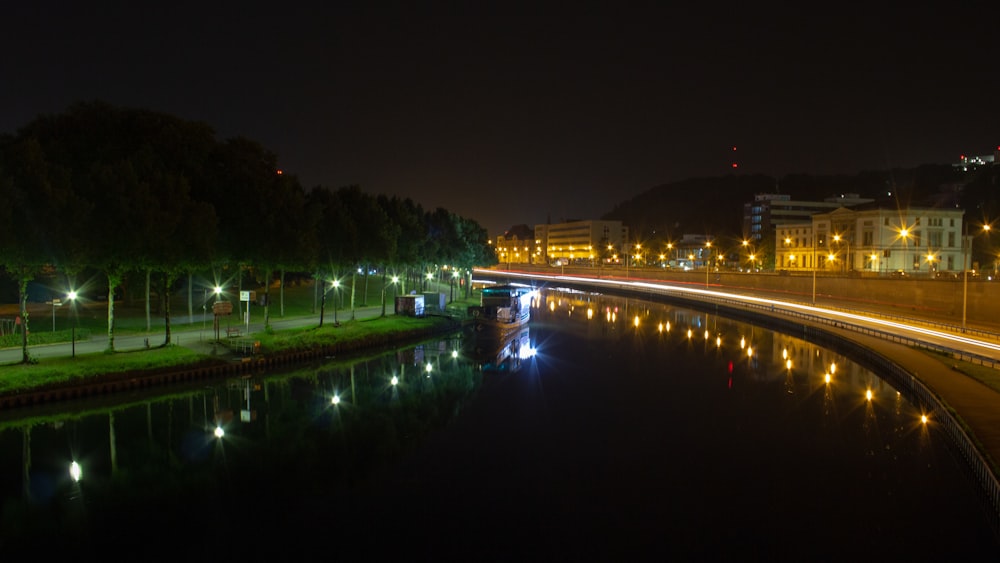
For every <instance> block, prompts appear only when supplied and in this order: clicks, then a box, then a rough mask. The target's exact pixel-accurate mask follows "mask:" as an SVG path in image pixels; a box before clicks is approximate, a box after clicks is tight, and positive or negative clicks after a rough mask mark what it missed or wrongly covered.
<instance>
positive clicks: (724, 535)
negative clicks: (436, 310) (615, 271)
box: [0, 291, 996, 560]
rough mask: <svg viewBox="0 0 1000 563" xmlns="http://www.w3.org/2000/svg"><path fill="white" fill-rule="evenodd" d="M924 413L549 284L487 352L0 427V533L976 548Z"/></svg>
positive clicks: (793, 341) (498, 545)
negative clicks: (525, 318)
mask: <svg viewBox="0 0 1000 563" xmlns="http://www.w3.org/2000/svg"><path fill="white" fill-rule="evenodd" d="M67 408H68V407H67ZM925 414H928V413H927V412H926V409H925V408H923V407H920V406H916V405H913V404H912V403H910V402H909V401H908V400H907V398H906V397H903V396H902V395H900V394H899V393H898V392H896V390H895V389H893V388H892V386H891V385H889V384H887V383H886V382H884V381H883V380H881V379H879V378H878V377H876V376H875V375H874V374H873V373H871V372H870V371H868V370H866V369H864V368H862V367H861V366H859V365H857V364H854V363H853V362H851V361H850V360H849V359H848V358H845V357H843V356H841V355H839V354H836V353H834V352H831V351H829V350H825V349H822V348H818V347H816V346H813V345H812V344H810V343H808V342H805V341H803V340H799V339H797V338H794V337H790V336H787V335H781V334H775V333H772V332H771V331H769V330H765V329H762V328H760V327H755V326H753V325H750V324H746V323H740V322H734V321H729V320H727V319H724V318H720V317H718V316H715V315H709V314H705V313H701V312H697V311H693V310H688V309H680V308H676V307H670V306H667V305H662V304H657V303H649V302H643V301H637V300H627V299H620V298H609V297H602V296H596V295H588V294H566V293H560V292H556V291H547V292H545V293H543V297H542V301H541V302H540V303H536V304H535V306H534V310H533V320H532V321H531V324H530V326H529V328H528V329H525V330H523V331H518V332H516V333H515V334H513V335H511V337H510V338H509V339H508V340H505V341H500V342H492V341H483V340H476V339H474V338H472V336H471V335H461V334H459V335H453V336H452V337H449V338H444V339H436V340H433V341H430V342H426V343H423V344H421V345H419V346H416V347H413V346H410V347H405V348H402V349H400V350H397V351H394V352H392V353H389V354H385V355H380V356H376V357H372V358H367V359H364V360H358V361H351V362H348V361H334V362H327V363H324V364H319V365H311V366H308V367H302V368H299V369H296V370H293V371H290V372H287V373H280V374H278V373H275V374H261V375H259V376H255V377H247V378H234V379H231V380H227V381H225V382H221V383H219V384H212V385H201V386H199V388H198V389H193V390H187V391H181V390H178V391H176V392H175V393H174V394H173V395H172V396H169V397H157V398H148V399H146V400H143V401H135V402H132V403H128V404H123V405H120V406H118V407H115V408H114V409H112V410H108V409H104V410H100V409H98V410H95V411H93V412H88V413H85V414H79V415H76V414H66V415H55V416H52V417H49V418H42V417H40V416H38V417H35V416H34V415H33V413H32V412H30V411H29V412H25V413H24V417H23V419H22V420H18V421H10V422H7V423H5V424H4V426H3V427H2V428H0V486H2V488H0V494H2V498H3V501H4V506H3V508H4V511H3V529H4V535H5V536H10V537H18V536H20V537H24V535H21V534H19V533H18V532H17V530H18V529H19V527H21V526H22V525H23V524H24V523H26V522H27V523H31V524H33V525H35V526H37V527H38V528H39V530H38V531H37V534H38V535H37V536H30V535H28V536H29V537H30V539H33V540H38V539H39V538H48V539H51V538H52V537H58V536H66V537H71V538H77V539H81V540H82V538H87V539H88V542H89V545H91V546H92V547H97V546H100V547H107V546H109V544H110V545H114V546H117V547H119V548H120V547H121V545H122V542H128V541H134V542H136V543H142V542H144V541H154V539H155V540H157V541H161V542H162V540H163V535H164V534H166V535H167V537H175V538H176V537H177V536H179V535H181V534H182V533H183V534H184V537H187V534H188V532H187V531H184V530H187V529H189V528H190V527H194V528H213V529H218V530H220V531H221V532H220V534H218V535H215V536H212V537H213V538H215V539H213V540H211V541H209V540H207V539H206V538H205V537H201V538H200V539H199V541H200V542H201V544H200V545H206V542H208V544H212V542H215V543H214V545H216V546H218V547H222V546H224V547H225V548H226V549H227V553H230V554H232V553H235V552H236V550H237V549H238V548H239V546H240V545H243V546H244V547H246V545H249V544H245V543H243V544H241V543H240V542H232V541H229V534H232V533H235V532H238V531H245V530H246V529H248V528H251V527H252V529H254V530H257V529H260V530H268V532H267V534H268V536H269V537H268V539H267V541H266V542H265V544H266V545H268V546H271V547H272V548H274V549H278V547H281V548H283V549H295V546H299V547H301V548H302V549H303V550H306V547H309V548H311V547H312V543H311V542H308V541H307V542H305V543H303V540H302V535H303V534H304V535H305V536H306V537H307V538H311V537H314V536H316V537H319V536H323V535H324V534H326V533H327V532H329V531H330V530H336V531H337V534H338V535H343V536H345V537H350V538H352V540H351V542H350V544H351V545H352V546H353V547H354V548H358V546H359V545H360V546H364V549H366V550H367V549H375V550H376V551H375V552H371V553H369V555H371V556H374V554H375V553H379V554H385V555H388V554H389V553H395V554H396V555H408V556H409V557H407V558H408V559H424V558H428V559H438V560H440V559H442V558H445V559H447V558H456V559H458V558H464V557H466V556H468V557H471V558H472V559H483V558H489V559H493V558H500V559H509V558H511V557H513V558H517V559H521V560H523V559H551V558H557V559H567V558H568V559H590V558H592V557H593V556H595V555H601V554H604V555H609V556H610V555H611V554H614V555H616V556H624V557H626V558H628V556H629V554H631V555H632V556H633V557H632V558H633V559H634V558H636V556H640V558H646V556H654V555H657V556H684V557H690V556H692V554H696V555H697V556H699V558H703V557H702V556H709V555H728V556H744V555H748V553H749V554H750V558H761V557H767V558H774V557H775V556H777V558H778V559H789V558H792V557H789V556H788V553H789V552H791V553H792V554H794V555H796V556H797V557H795V558H805V559H810V558H811V557H809V556H808V555H807V553H812V551H806V550H819V551H820V554H819V555H817V558H832V557H834V556H835V555H837V554H845V555H846V554H852V555H853V556H858V550H863V553H865V554H868V555H872V557H867V556H865V555H862V556H860V557H861V558H874V556H875V555H876V554H879V553H881V554H883V555H885V556H893V557H900V556H905V557H909V558H916V559H918V560H920V559H928V558H932V556H935V555H943V554H945V552H947V554H948V556H949V558H955V557H960V556H961V554H962V553H978V552H977V551H976V550H982V549H994V550H995V549H996V544H995V540H994V538H993V536H992V535H991V532H989V530H988V528H987V526H986V523H985V519H984V518H983V517H982V514H981V511H980V509H979V505H978V504H977V502H976V501H975V497H974V495H975V493H974V491H973V490H972V488H971V485H970V484H969V483H968V482H967V481H966V480H965V479H964V476H963V474H962V472H961V471H960V470H959V469H958V465H957V464H956V462H955V461H954V460H953V459H952V457H951V454H950V453H949V452H948V450H947V449H946V448H945V437H944V436H942V435H939V434H938V433H937V432H936V431H935V429H934V421H933V413H930V414H931V418H930V419H929V421H928V422H926V423H925V422H923V421H922V420H921V416H922V415H925ZM218 429H221V430H222V431H223V432H224V433H223V434H222V435H221V437H220V436H218V435H217V434H216V431H217V430H218ZM74 460H75V461H76V462H78V463H79V467H80V471H81V472H82V473H81V477H80V479H79V481H74V480H73V479H71V477H70V472H69V468H70V463H71V462H72V461H74ZM942 513H946V514H948V515H949V517H948V518H947V519H946V520H942V519H941V517H940V514H942ZM139 522H141V526H139V527H138V528H137V527H136V526H135V524H137V523H139ZM182 523H183V525H182ZM109 529H110V530H116V531H117V532H118V533H116V534H114V535H108V534H107V533H106V532H107V530H109ZM389 529H391V530H392V533H391V537H392V538H393V540H392V541H391V542H388V543H386V540H385V534H386V530H389ZM123 530H128V533H127V534H122V533H121V532H122V531H123ZM324 537H325V536H324ZM123 538H129V539H123ZM151 538H152V539H151ZM498 538H502V540H499V539H498ZM257 539H258V540H260V539H261V538H259V537H258V538H257ZM106 542H107V543H106ZM169 543H170V542H168V544H169ZM260 544H261V542H260V541H256V542H254V544H253V545H254V546H255V547H254V550H251V551H248V553H254V554H258V555H259V554H260V552H259V551H256V550H259V549H263V548H262V547H261V545H260ZM171 545H172V544H171ZM529 545H535V546H539V547H536V548H531V549H529V548H528V547H527V546H529ZM6 547H8V548H10V547H11V546H10V545H9V544H8V545H7V546H6ZM341 548H342V549H344V548H346V547H345V546H341ZM246 549H248V550H249V549H250V548H249V547H246ZM408 549H415V550H416V551H407V550H408ZM748 549H749V552H748V551H747V550H748ZM178 550H181V551H183V549H182V548H181V547H180V546H178ZM306 551H308V550H306ZM804 553H806V554H805V555H804ZM781 554H785V555H784V556H782V555H781Z"/></svg>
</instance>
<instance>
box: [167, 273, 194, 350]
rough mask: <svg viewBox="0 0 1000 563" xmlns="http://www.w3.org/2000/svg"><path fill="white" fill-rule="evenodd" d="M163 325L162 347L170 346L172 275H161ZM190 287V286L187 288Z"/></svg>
mask: <svg viewBox="0 0 1000 563" xmlns="http://www.w3.org/2000/svg"><path fill="white" fill-rule="evenodd" d="M163 277H164V280H163V324H164V325H165V326H166V332H165V334H164V337H163V345H164V346H169V345H170V286H172V285H173V284H174V276H173V274H163ZM189 287H190V286H189Z"/></svg>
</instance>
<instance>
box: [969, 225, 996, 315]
mask: <svg viewBox="0 0 1000 563" xmlns="http://www.w3.org/2000/svg"><path fill="white" fill-rule="evenodd" d="M962 230H963V232H964V234H963V235H962V249H963V250H964V251H965V252H964V256H963V257H962V332H965V320H966V311H967V308H968V304H969V253H970V252H971V251H972V238H971V237H970V236H969V225H968V223H966V222H965V218H964V217H963V219H962ZM983 232H984V233H989V232H990V226H989V224H985V225H983Z"/></svg>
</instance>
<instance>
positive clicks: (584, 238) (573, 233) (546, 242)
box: [533, 220, 628, 264]
mask: <svg viewBox="0 0 1000 563" xmlns="http://www.w3.org/2000/svg"><path fill="white" fill-rule="evenodd" d="M627 241H628V227H626V226H624V225H622V222H621V221H597V220H588V221H566V222H563V223H549V224H544V225H535V245H536V246H535V253H534V254H533V260H534V262H535V263H536V264H551V263H553V262H557V261H558V262H559V263H563V262H564V261H565V263H566V264H593V263H594V262H595V261H600V260H601V259H603V258H605V257H606V255H607V254H608V253H609V252H618V251H619V250H620V249H621V248H624V246H623V245H624V244H625V243H626V242H627ZM608 246H611V247H612V249H613V250H611V251H608V250H607V248H608Z"/></svg>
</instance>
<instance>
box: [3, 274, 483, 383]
mask: <svg viewBox="0 0 1000 563" xmlns="http://www.w3.org/2000/svg"><path fill="white" fill-rule="evenodd" d="M380 281H381V280H380V278H372V279H371V282H373V283H371V284H370V287H369V291H368V299H367V305H368V306H377V305H380V304H381V297H382V295H381V285H375V284H377V283H379V282H380ZM360 289H361V286H360V284H359V290H360ZM392 289H393V288H392V287H388V288H387V296H386V301H387V304H386V311H387V312H388V313H389V315H388V316H386V317H376V318H368V319H358V320H354V321H351V320H348V319H349V317H350V313H349V308H347V307H349V305H348V306H347V307H342V308H341V309H340V310H339V313H338V315H339V319H338V320H339V321H340V326H334V324H333V304H334V299H335V296H333V295H332V293H331V294H328V295H327V301H326V312H325V322H324V326H323V327H318V326H312V327H304V328H295V329H288V330H270V331H265V332H262V333H259V334H255V335H254V340H256V341H259V342H260V344H261V351H262V352H263V353H264V354H268V353H280V352H282V351H285V350H290V349H313V348H317V347H331V346H335V347H341V348H343V349H350V348H352V347H353V346H356V345H359V344H360V345H365V344H366V343H371V342H377V343H386V344H388V343H391V342H392V341H393V340H396V339H400V338H411V337H413V336H415V335H417V334H422V333H430V332H435V331H439V330H444V329H445V328H446V327H448V326H454V318H457V319H461V318H464V316H465V310H466V307H467V306H468V305H472V304H478V302H479V293H478V291H476V292H473V293H472V294H471V295H470V297H469V298H467V299H463V298H462V294H461V293H460V292H459V291H458V289H457V288H456V291H455V301H454V302H451V303H448V305H447V308H446V311H445V312H446V314H447V315H451V316H452V317H454V318H452V319H450V318H448V317H445V316H431V315H429V316H426V317H423V318H413V317H405V316H397V315H393V314H392V310H393V303H392V298H393V295H392V293H391V290H392ZM347 291H348V292H349V291H350V288H348V289H347ZM429 291H439V292H443V293H445V296H446V300H447V299H448V298H450V292H449V291H450V290H449V288H448V287H447V286H442V287H441V288H440V289H439V288H437V287H432V288H430V290H429ZM259 295H260V294H259V293H258V296H259ZM348 295H349V294H348ZM284 297H285V299H284V317H282V316H280V311H281V305H280V302H279V298H278V290H277V289H272V306H271V313H270V315H271V318H272V319H279V318H290V317H300V316H308V315H318V314H319V310H318V308H315V309H314V304H315V305H316V307H318V301H315V292H314V289H313V286H312V284H311V283H307V284H302V285H297V286H290V287H288V288H286V290H285V296H284ZM186 299H187V295H186V293H185V294H183V295H179V296H175V297H174V299H172V301H171V310H172V315H173V319H172V321H171V326H172V327H173V328H175V329H178V330H179V329H183V328H197V327H199V326H201V324H202V322H203V320H202V317H201V315H199V314H196V315H194V319H193V321H194V322H186V321H188V318H187V301H186ZM348 299H349V297H348ZM356 300H357V301H358V302H359V306H360V303H361V302H362V300H361V299H360V298H357V297H356ZM345 302H347V300H346V299H345ZM198 307H200V302H199V303H198ZM252 307H254V308H256V309H258V311H259V312H258V314H260V315H262V314H263V312H262V311H260V307H258V306H256V305H254V306H252ZM48 310H49V312H50V314H51V306H49V307H48ZM199 311H200V309H199ZM65 313H67V311H61V310H58V309H57V313H56V315H57V316H56V330H55V331H52V330H51V329H52V324H51V316H50V317H48V318H46V317H45V316H43V315H42V314H39V313H35V314H34V316H33V320H32V324H31V327H33V329H32V331H31V334H30V335H29V343H30V344H31V345H37V344H41V343H51V342H68V341H69V340H70V336H71V333H72V332H73V331H72V330H71V329H70V328H68V327H66V326H65V325H66V324H67V323H68V322H69V321H68V320H67V319H65V318H64V317H65ZM253 313H254V311H253V309H251V315H253ZM106 314H107V304H106V303H88V304H85V305H83V306H82V307H81V315H80V325H79V327H78V328H77V329H76V330H75V332H76V336H77V339H78V340H79V339H80V338H81V337H89V336H90V335H94V336H95V337H97V338H102V337H103V336H104V335H105V334H106V333H107V320H106V318H107V317H106ZM101 315H105V316H104V317H103V318H102V317H101ZM181 318H182V320H183V321H185V322H178V320H179V319H181ZM46 321H47V322H46ZM208 323H209V325H211V315H209V317H208ZM39 325H41V328H38V327H39ZM164 326H165V323H164V320H163V318H162V316H160V315H156V316H153V317H152V318H151V320H150V329H151V331H152V332H154V333H155V332H160V331H163V330H164ZM115 330H116V334H129V333H144V332H146V316H145V306H144V304H142V303H139V304H137V305H135V304H123V303H116V306H115ZM3 338H9V339H10V340H11V342H7V341H6V340H3ZM20 344H21V335H20V334H15V335H9V336H7V337H0V345H2V346H4V347H7V346H14V347H20ZM212 361H216V362H220V361H222V362H224V361H228V360H225V359H221V358H220V357H218V356H213V355H208V354H205V353H201V352H198V351H195V350H191V349H188V348H186V347H182V346H169V347H164V348H155V347H154V348H150V349H148V350H137V351H130V352H116V353H114V354H105V353H94V354H77V356H76V358H68V357H67V358H50V359H45V360H44V361H43V362H39V363H37V364H17V365H8V366H3V367H0V393H17V392H23V391H28V390H31V389H33V388H39V387H44V386H51V385H59V384H70V385H72V384H76V383H80V382H83V381H85V380H87V379H90V378H96V377H101V376H108V375H114V374H120V373H124V372H131V371H139V370H156V369H164V368H178V367H183V366H186V365H194V364H200V363H204V362H212Z"/></svg>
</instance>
